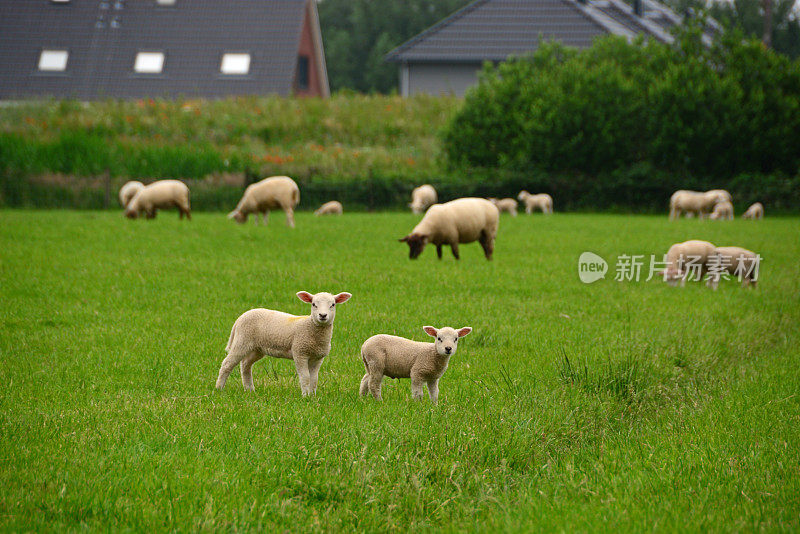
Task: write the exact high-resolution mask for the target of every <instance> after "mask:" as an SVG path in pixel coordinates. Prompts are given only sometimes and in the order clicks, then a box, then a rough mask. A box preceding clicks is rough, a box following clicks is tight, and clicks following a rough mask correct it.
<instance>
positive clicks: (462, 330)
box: [458, 326, 472, 337]
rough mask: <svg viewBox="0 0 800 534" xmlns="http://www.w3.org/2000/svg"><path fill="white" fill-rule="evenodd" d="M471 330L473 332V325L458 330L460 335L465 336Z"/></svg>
mask: <svg viewBox="0 0 800 534" xmlns="http://www.w3.org/2000/svg"><path fill="white" fill-rule="evenodd" d="M470 332H472V327H471V326H465V327H464V328H461V329H460V330H459V331H458V337H464V336H466V335H467V334H469V333H470Z"/></svg>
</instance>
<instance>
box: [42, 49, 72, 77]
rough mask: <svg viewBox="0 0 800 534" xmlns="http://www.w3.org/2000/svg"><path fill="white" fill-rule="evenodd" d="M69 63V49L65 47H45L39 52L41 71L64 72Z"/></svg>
mask: <svg viewBox="0 0 800 534" xmlns="http://www.w3.org/2000/svg"><path fill="white" fill-rule="evenodd" d="M68 65H69V50H65V49H63V48H43V49H42V51H41V52H39V63H38V64H37V68H38V69H39V72H64V71H66V70H67V66H68Z"/></svg>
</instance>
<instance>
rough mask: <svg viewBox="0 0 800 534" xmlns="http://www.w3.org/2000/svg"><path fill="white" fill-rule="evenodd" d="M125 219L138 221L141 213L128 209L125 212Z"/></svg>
mask: <svg viewBox="0 0 800 534" xmlns="http://www.w3.org/2000/svg"><path fill="white" fill-rule="evenodd" d="M125 217H127V218H129V219H136V218H137V217H139V212H138V211H137V210H131V209H127V210H125Z"/></svg>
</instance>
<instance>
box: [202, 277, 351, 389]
mask: <svg viewBox="0 0 800 534" xmlns="http://www.w3.org/2000/svg"><path fill="white" fill-rule="evenodd" d="M351 296H352V295H351V294H350V293H339V294H338V295H331V294H330V293H317V294H316V295H312V294H311V293H308V292H306V291H300V292H299V293H297V297H298V298H299V299H300V300H302V301H303V302H308V303H310V304H311V315H306V316H295V315H289V314H288V313H283V312H279V311H274V310H266V309H264V308H256V309H254V310H250V311H246V312H244V313H243V314H242V315H241V316H239V318H238V319H236V322H235V323H233V328H232V329H231V335H230V338H229V339H228V345H227V346H226V347H225V350H226V351H227V352H228V356H227V357H226V358H225V359H224V360H223V361H222V366H221V367H220V369H219V376H218V377H217V389H222V388H224V387H225V381H226V380H227V379H228V375H229V374H230V373H231V371H232V370H233V368H234V367H236V365H237V364H239V363H241V373H242V384H243V385H244V387H245V389H248V390H250V391H253V390H254V389H255V388H254V386H253V372H252V367H253V364H254V363H255V362H257V361H258V360H260V359H261V358H263V357H264V356H272V357H273V358H286V359H288V360H294V367H295V369H296V370H297V376H298V378H299V379H300V391H301V392H302V394H303V396H306V395H313V394H315V393H316V392H317V379H318V377H319V368H320V366H321V365H322V360H323V359H324V358H325V356H327V355H328V353H329V352H330V351H331V337H332V335H333V319H334V317H335V316H336V305H337V304H341V303H343V302H347V301H348V299H350V297H351Z"/></svg>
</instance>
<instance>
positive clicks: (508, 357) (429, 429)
mask: <svg viewBox="0 0 800 534" xmlns="http://www.w3.org/2000/svg"><path fill="white" fill-rule="evenodd" d="M416 220H417V218H416V217H415V216H413V215H411V214H406V213H379V214H368V213H360V214H348V215H345V216H343V217H341V218H327V219H318V218H314V217H313V216H311V215H310V214H308V213H300V214H298V216H297V228H296V229H295V230H290V229H288V228H286V227H285V226H284V225H283V222H284V218H283V215H282V214H280V213H276V214H273V216H272V220H271V222H270V226H269V227H268V228H264V227H255V226H253V225H252V224H251V225H247V226H244V227H242V226H238V225H236V224H234V223H232V222H231V221H229V220H226V219H225V217H224V215H222V214H212V213H207V214H197V215H196V216H195V217H194V220H193V221H192V222H190V223H186V222H179V221H178V218H177V215H176V214H175V213H162V214H161V215H159V218H158V219H157V220H155V221H144V220H138V221H128V220H125V219H124V218H123V217H122V214H121V212H70V211H0V302H2V307H1V308H0V317H1V318H2V320H1V321H0V356H1V357H2V364H0V380H1V381H2V384H3V385H2V388H1V389H0V391H1V393H0V417H1V421H2V422H1V423H0V529H2V530H12V531H27V530H79V529H89V530H112V531H119V530H132V531H164V530H175V531H188V530H214V531H218V530H253V531H275V530H282V531H303V532H307V531H316V530H318V531H322V530H346V531H352V530H356V531H400V532H402V531H406V530H409V529H413V530H445V531H462V530H477V531H485V532H494V531H498V530H500V531H520V532H528V531H532V530H534V529H539V530H545V531H560V530H564V531H597V530H603V531H614V530H624V531H647V530H660V531H666V532H671V531H676V530H681V531H683V530H691V531H707V530H712V531H728V532H730V531H760V530H766V531H797V530H798V529H800V432H799V431H798V429H799V428H800V394H799V390H800V372H798V364H800V349H798V347H799V346H800V329H798V324H799V323H800V267H799V266H798V265H799V264H798V257H800V240H799V239H798V235H799V233H800V232H799V231H800V221H799V220H798V219H797V218H772V219H766V220H764V221H762V222H757V223H753V222H749V221H741V220H737V221H733V222H717V223H714V222H701V221H697V220H681V221H677V222H674V223H669V222H668V221H667V219H666V216H659V217H645V216H621V215H570V214H558V213H557V214H555V215H554V216H552V217H550V218H545V217H543V216H534V217H525V216H520V217H518V218H517V219H511V218H509V217H508V216H504V217H503V218H502V220H501V224H500V233H499V235H498V239H497V248H496V252H495V260H494V261H492V262H487V261H485V260H484V259H483V257H482V254H481V252H480V247H479V246H478V245H477V244H475V245H470V246H466V245H465V246H462V247H461V256H462V259H461V261H460V262H456V261H455V260H453V258H452V256H450V255H449V251H448V255H446V256H445V259H444V260H443V261H441V262H440V261H437V260H436V258H435V250H434V249H433V248H431V247H429V248H428V249H427V250H426V251H425V252H424V253H423V255H422V257H421V258H420V259H419V260H417V261H414V262H412V261H410V260H409V259H408V252H407V247H406V246H405V245H404V244H403V243H398V242H397V238H399V237H402V236H403V235H404V234H405V233H406V232H407V231H408V230H410V229H411V228H412V227H413V226H414V224H415V222H416ZM691 238H699V239H709V240H711V241H712V242H715V243H716V244H718V245H728V244H737V245H741V246H745V247H747V248H750V249H752V250H755V251H757V252H759V253H760V254H761V255H762V257H763V258H764V259H763V263H762V269H761V281H760V283H759V287H758V288H757V289H755V290H743V289H741V288H739V287H738V285H737V284H735V283H734V282H727V283H723V284H721V287H720V289H719V291H717V292H712V291H710V290H707V289H706V288H705V287H703V286H701V285H700V284H690V285H689V286H687V287H686V288H683V289H679V288H670V287H668V286H667V285H666V284H664V283H663V282H660V281H650V282H643V281H642V282H638V283H637V282H616V281H614V280H613V270H614V265H613V263H614V260H615V258H616V257H617V256H618V255H619V254H651V253H657V254H663V253H664V252H665V251H666V249H667V248H668V246H669V245H670V244H671V243H673V242H675V241H679V240H685V239H691ZM585 250H591V251H593V252H596V253H598V254H599V255H601V256H603V257H604V258H606V259H607V260H610V263H611V266H610V269H611V272H609V276H608V277H607V278H606V279H605V280H601V281H598V282H596V283H594V284H591V285H584V284H582V283H581V282H580V281H579V280H578V276H577V259H578V256H579V254H580V253H581V252H583V251H585ZM645 270H647V268H645ZM645 274H646V273H645ZM301 289H305V290H309V291H312V292H317V291H332V292H338V291H349V292H351V293H353V295H354V296H353V298H352V300H351V301H350V302H348V303H347V304H345V305H343V306H342V307H341V308H340V309H339V311H338V313H337V316H336V324H335V328H334V334H333V349H332V350H331V353H330V356H329V357H328V358H326V360H325V362H324V364H323V366H322V371H321V373H320V386H319V391H318V395H317V396H316V397H314V398H309V399H303V398H301V396H300V390H299V387H298V384H297V381H296V378H295V376H294V370H293V366H292V365H291V362H287V361H286V360H273V359H269V358H266V359H264V360H262V361H261V362H259V363H257V364H256V366H255V367H254V373H253V374H254V377H255V386H256V392H255V393H254V394H253V393H246V392H245V391H244V390H243V389H242V386H241V382H240V380H239V376H238V370H236V371H234V373H233V374H232V375H231V379H230V380H229V381H228V386H227V387H226V389H225V390H224V391H223V392H216V391H215V390H214V387H213V386H214V381H215V379H216V376H217V371H218V369H219V364H220V362H221V361H222V359H223V357H224V347H225V343H226V341H227V338H228V334H229V332H230V327H231V325H232V323H233V321H234V320H235V319H236V318H237V317H238V316H239V314H241V313H242V312H244V311H245V310H247V309H249V308H254V307H268V308H273V309H280V310H283V311H286V312H289V313H295V314H304V313H306V311H307V305H306V304H304V303H302V302H300V301H299V300H298V299H297V298H296V297H295V292H297V291H298V290H301ZM425 324H433V325H435V326H445V325H449V326H455V327H459V326H465V325H470V326H472V327H474V329H475V331H474V332H473V333H472V334H471V335H470V336H468V337H466V338H464V340H463V342H462V343H460V344H459V345H460V347H459V349H458V353H457V354H456V356H455V357H454V358H453V359H452V361H451V364H450V368H449V369H448V371H447V373H446V374H445V375H444V377H443V378H442V380H441V383H440V388H441V392H440V399H439V404H438V406H434V405H432V404H431V403H430V402H428V401H424V402H413V401H412V400H411V399H410V384H409V381H408V380H400V381H394V380H388V379H387V380H386V381H385V382H384V388H383V396H384V401H383V402H382V403H378V402H375V401H373V400H371V399H367V400H364V399H360V398H359V397H358V394H357V392H358V385H359V381H360V378H361V376H362V374H363V366H362V364H361V361H360V357H359V347H360V345H361V343H362V342H363V341H364V340H365V339H366V338H367V337H369V336H370V335H372V334H375V333H380V332H383V333H391V334H397V335H402V336H406V337H411V338H413V339H417V340H425V339H428V338H427V336H426V335H425V334H424V333H423V332H422V330H421V327H422V326H423V325H425Z"/></svg>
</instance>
